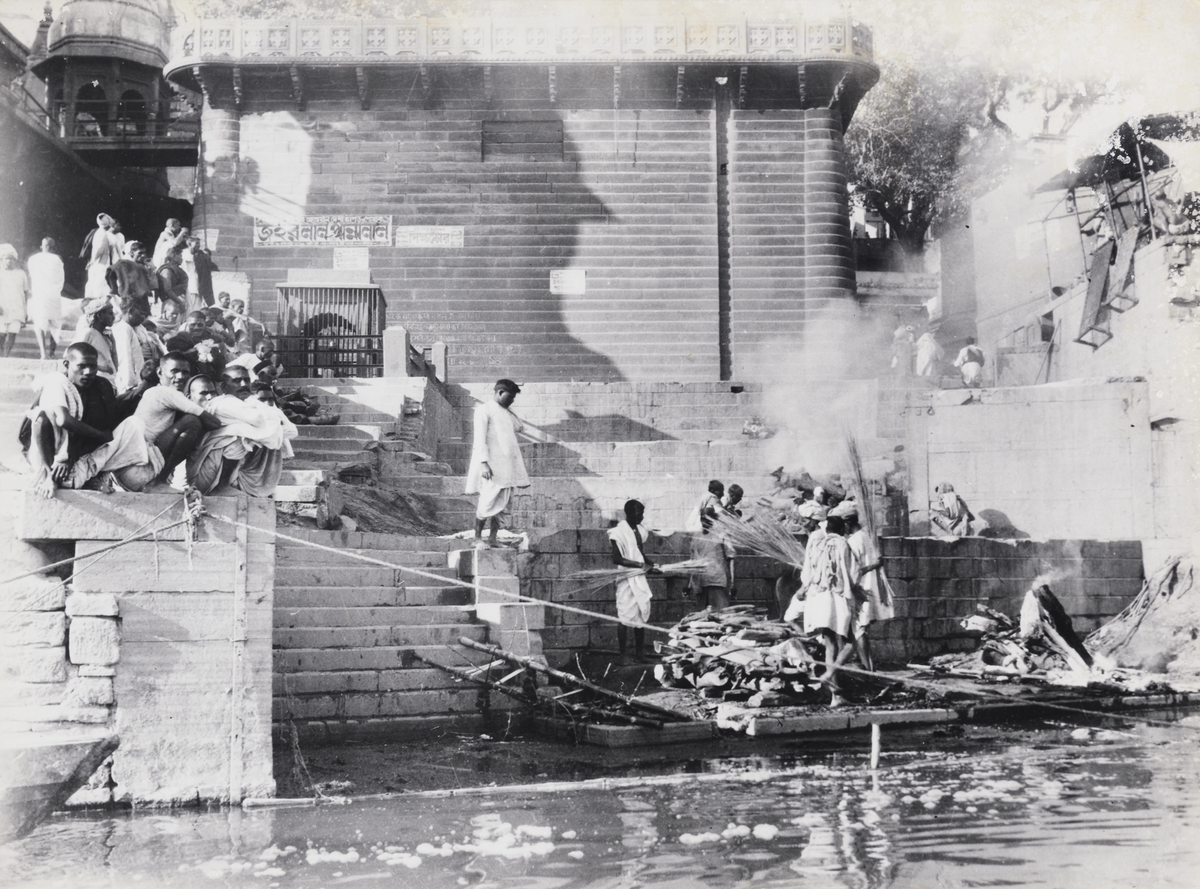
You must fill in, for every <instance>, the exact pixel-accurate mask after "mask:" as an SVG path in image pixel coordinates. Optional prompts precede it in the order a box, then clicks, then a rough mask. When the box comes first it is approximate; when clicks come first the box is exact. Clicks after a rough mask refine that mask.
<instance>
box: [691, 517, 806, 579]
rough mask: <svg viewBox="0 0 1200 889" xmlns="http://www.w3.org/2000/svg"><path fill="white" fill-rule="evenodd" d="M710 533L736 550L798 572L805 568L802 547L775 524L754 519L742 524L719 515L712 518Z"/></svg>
mask: <svg viewBox="0 0 1200 889" xmlns="http://www.w3.org/2000/svg"><path fill="white" fill-rule="evenodd" d="M710 533H712V534H715V535H716V536H717V537H719V538H723V539H724V540H726V541H728V542H729V543H730V544H732V545H733V546H736V547H737V548H738V549H745V550H749V551H750V552H752V553H753V554H754V555H756V556H766V557H767V558H770V559H775V560H777V561H779V562H783V564H785V565H790V566H791V567H793V568H795V569H796V570H797V571H799V570H800V569H801V568H803V567H804V544H802V543H801V542H800V541H799V540H797V539H796V538H795V537H793V536H792V535H791V534H789V533H788V532H787V529H786V528H784V527H783V525H781V524H779V523H778V522H773V521H769V520H768V521H755V520H754V519H753V518H751V519H748V520H745V521H743V520H742V519H739V518H738V517H737V516H735V515H730V514H728V513H720V514H718V515H717V516H716V517H715V518H714V519H713V521H712V529H711V532H710Z"/></svg>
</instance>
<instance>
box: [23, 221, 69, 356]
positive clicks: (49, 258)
mask: <svg viewBox="0 0 1200 889" xmlns="http://www.w3.org/2000/svg"><path fill="white" fill-rule="evenodd" d="M54 247H55V243H54V239H53V238H42V250H41V252H40V253H35V254H33V256H31V257H29V262H28V263H27V266H28V268H29V310H28V313H27V314H28V315H29V320H30V321H32V322H33V332H34V334H35V335H36V336H37V341H38V351H39V352H41V356H42V360H43V361H45V360H46V359H47V358H53V357H54V353H55V352H56V351H58V343H57V342H55V339H54V335H55V334H56V333H58V328H59V325H61V324H62V290H63V284H65V283H66V276H65V272H64V270H63V261H62V259H60V258H59V256H58V254H57V253H55V252H54Z"/></svg>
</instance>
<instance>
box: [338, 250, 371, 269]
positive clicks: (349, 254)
mask: <svg viewBox="0 0 1200 889" xmlns="http://www.w3.org/2000/svg"><path fill="white" fill-rule="evenodd" d="M333 267H334V268H335V269H369V268H370V267H371V251H370V249H369V248H367V247H334V248H333Z"/></svg>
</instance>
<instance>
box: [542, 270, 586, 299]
mask: <svg viewBox="0 0 1200 889" xmlns="http://www.w3.org/2000/svg"><path fill="white" fill-rule="evenodd" d="M586 290H587V269H551V271H550V292H551V293H554V294H559V295H561V296H583V294H584V292H585V291H586Z"/></svg>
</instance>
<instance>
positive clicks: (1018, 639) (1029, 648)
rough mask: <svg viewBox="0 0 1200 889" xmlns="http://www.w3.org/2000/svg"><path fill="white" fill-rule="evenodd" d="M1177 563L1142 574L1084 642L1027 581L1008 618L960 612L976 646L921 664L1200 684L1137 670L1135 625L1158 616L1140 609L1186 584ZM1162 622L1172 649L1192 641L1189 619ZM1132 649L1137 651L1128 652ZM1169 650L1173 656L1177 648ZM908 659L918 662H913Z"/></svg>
mask: <svg viewBox="0 0 1200 889" xmlns="http://www.w3.org/2000/svg"><path fill="white" fill-rule="evenodd" d="M1178 564H1179V560H1178V559H1175V560H1172V561H1171V563H1169V564H1168V566H1167V567H1166V568H1165V569H1164V570H1162V571H1160V572H1158V573H1157V574H1156V575H1155V576H1154V577H1153V578H1151V579H1150V580H1147V581H1146V583H1145V584H1144V585H1143V587H1142V592H1141V594H1139V596H1138V597H1137V599H1135V600H1134V602H1133V603H1132V604H1131V605H1130V606H1129V607H1128V608H1126V609H1125V611H1123V612H1122V613H1121V614H1120V615H1118V616H1117V617H1115V618H1114V619H1113V620H1112V621H1110V622H1109V623H1108V624H1106V625H1105V626H1103V627H1101V628H1100V629H1099V630H1097V631H1096V632H1095V633H1093V634H1091V636H1089V637H1088V638H1087V640H1086V643H1085V642H1084V641H1083V640H1081V639H1080V638H1079V637H1078V635H1076V633H1075V629H1074V627H1073V625H1072V623H1071V619H1070V617H1068V616H1067V614H1066V612H1065V611H1064V610H1063V607H1062V604H1061V603H1060V602H1059V601H1058V598H1057V597H1056V596H1055V595H1054V593H1053V592H1052V591H1051V590H1050V588H1049V586H1047V585H1046V584H1044V583H1039V582H1037V581H1035V582H1034V585H1033V587H1032V588H1031V589H1030V590H1029V591H1028V592H1026V594H1025V599H1024V601H1023V602H1022V604H1021V612H1020V615H1019V617H1018V618H1017V619H1016V620H1013V619H1012V618H1010V617H1009V616H1008V615H1006V614H1003V613H1001V612H999V611H995V610H993V609H991V608H988V607H987V606H985V605H982V604H977V605H976V606H975V608H976V613H975V614H973V615H969V616H967V617H964V618H963V619H962V622H961V625H962V627H963V628H964V629H966V630H968V631H970V632H973V633H977V634H978V635H979V638H980V644H979V646H978V647H977V648H976V649H975V650H974V651H969V652H962V653H958V654H946V655H939V656H937V657H934V658H931V659H930V661H929V666H928V667H927V668H924V669H927V670H930V671H931V672H932V673H934V674H943V675H951V676H960V677H964V678H971V679H986V680H991V681H996V680H1000V681H1012V680H1019V681H1022V682H1033V683H1036V684H1044V685H1049V686H1060V687H1071V688H1092V689H1096V690H1103V691H1120V692H1135V693H1137V692H1151V691H1163V692H1167V691H1181V692H1182V691H1194V690H1197V689H1200V682H1198V681H1197V675H1195V674H1193V675H1191V676H1187V675H1181V674H1179V673H1173V674H1172V675H1171V676H1170V677H1169V678H1168V676H1166V675H1164V673H1163V672H1162V669H1161V666H1159V668H1158V670H1157V671H1156V672H1148V671H1147V670H1144V669H1139V668H1140V667H1143V666H1149V663H1148V661H1149V660H1150V659H1148V658H1145V657H1144V656H1143V655H1142V652H1141V651H1140V650H1139V648H1138V646H1137V644H1136V643H1137V637H1138V635H1139V632H1138V631H1139V630H1142V633H1141V634H1140V635H1146V634H1147V633H1146V631H1148V630H1149V629H1150V627H1151V625H1152V624H1156V623H1162V622H1163V621H1161V620H1158V621H1155V620H1154V619H1153V618H1151V619H1150V620H1147V619H1146V615H1148V614H1149V615H1154V616H1156V617H1157V616H1159V615H1162V614H1163V613H1165V612H1166V611H1167V610H1168V608H1167V607H1164V606H1162V605H1161V604H1159V603H1164V602H1168V601H1170V600H1171V598H1172V595H1173V594H1175V593H1176V592H1177V590H1178V589H1179V588H1181V587H1184V583H1177V580H1179V579H1181V578H1182V579H1184V580H1185V583H1186V589H1185V591H1190V589H1191V580H1192V573H1191V566H1190V563H1189V564H1187V567H1186V573H1183V572H1180V571H1179V570H1178ZM1176 601H1178V599H1176ZM1172 604H1173V603H1172ZM1156 605H1158V607H1156ZM1176 610H1179V611H1182V610H1183V609H1176ZM1193 617H1194V616H1193ZM1166 623H1168V624H1169V625H1170V628H1171V630H1172V631H1173V632H1172V633H1171V635H1172V636H1173V638H1174V639H1176V640H1184V641H1185V642H1187V643H1190V644H1187V645H1177V646H1176V647H1177V648H1181V649H1197V648H1200V646H1197V645H1196V643H1195V641H1194V638H1193V637H1192V635H1191V633H1194V632H1195V627H1194V626H1191V625H1189V627H1187V628H1185V629H1188V630H1191V632H1190V633H1187V632H1181V631H1180V628H1179V627H1177V626H1175V624H1177V623H1178V621H1176V620H1171V621H1167V622H1166ZM1190 624H1195V621H1194V620H1192V621H1190ZM1155 629H1156V630H1157V629H1158V627H1155ZM1164 647H1165V646H1164ZM1142 648H1144V646H1142ZM1135 651H1136V652H1137V654H1138V657H1131V656H1129V655H1130V653H1131V652H1135ZM1174 656H1175V657H1176V658H1178V657H1180V656H1181V655H1178V654H1177V655H1174ZM1193 660H1194V659H1193ZM910 666H913V667H916V668H918V669H921V668H920V667H919V666H918V665H915V664H914V665H910ZM1193 666H1194V665H1193ZM1152 669H1153V667H1152Z"/></svg>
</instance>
